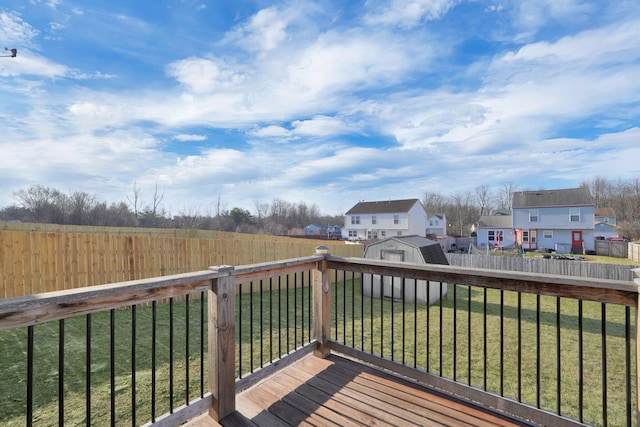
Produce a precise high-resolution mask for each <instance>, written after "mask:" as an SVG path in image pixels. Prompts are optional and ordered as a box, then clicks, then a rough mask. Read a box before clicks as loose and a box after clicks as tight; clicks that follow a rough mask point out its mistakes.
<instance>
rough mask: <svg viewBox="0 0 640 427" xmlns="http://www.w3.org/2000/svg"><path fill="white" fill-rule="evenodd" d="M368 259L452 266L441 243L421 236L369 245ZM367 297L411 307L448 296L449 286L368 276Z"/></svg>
mask: <svg viewBox="0 0 640 427" xmlns="http://www.w3.org/2000/svg"><path fill="white" fill-rule="evenodd" d="M364 258H368V259H381V260H385V261H398V262H413V263H425V264H444V265H448V264H449V262H448V261H447V257H446V255H445V253H444V251H443V250H442V247H441V246H440V244H439V243H438V242H435V241H433V240H429V239H427V238H425V237H421V236H397V237H390V238H388V239H384V240H379V241H377V242H374V243H371V244H369V245H367V247H366V248H365V250H364ZM403 283H404V287H403ZM362 290H363V294H364V295H366V296H372V297H373V298H380V297H382V298H389V299H394V300H402V299H403V297H404V301H405V302H407V303H410V304H414V303H415V304H429V305H432V304H434V303H436V302H438V301H439V300H440V299H441V298H445V297H446V296H447V284H446V283H441V282H429V283H427V281H426V280H417V283H416V280H414V279H404V282H403V280H402V278H401V277H390V276H383V277H382V280H381V277H380V276H378V275H371V274H365V275H364V276H363V281H362Z"/></svg>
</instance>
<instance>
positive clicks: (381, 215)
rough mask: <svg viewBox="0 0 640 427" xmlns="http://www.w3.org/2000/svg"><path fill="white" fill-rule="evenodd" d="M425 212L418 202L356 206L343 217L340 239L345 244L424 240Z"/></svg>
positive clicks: (413, 200) (379, 202) (400, 201)
mask: <svg viewBox="0 0 640 427" xmlns="http://www.w3.org/2000/svg"><path fill="white" fill-rule="evenodd" d="M426 230H427V212H426V211H425V210H424V207H423V206H422V203H420V200H418V199H404V200H385V201H377V202H359V203H357V204H356V205H355V206H353V207H352V208H351V209H349V210H348V211H347V212H346V213H345V216H344V227H343V228H342V237H343V238H344V239H348V240H369V239H384V238H387V237H392V236H403V235H414V234H415V235H418V236H423V237H424V236H425V235H426Z"/></svg>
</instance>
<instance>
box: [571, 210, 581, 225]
mask: <svg viewBox="0 0 640 427" xmlns="http://www.w3.org/2000/svg"><path fill="white" fill-rule="evenodd" d="M569 218H570V221H571V222H580V208H574V209H569Z"/></svg>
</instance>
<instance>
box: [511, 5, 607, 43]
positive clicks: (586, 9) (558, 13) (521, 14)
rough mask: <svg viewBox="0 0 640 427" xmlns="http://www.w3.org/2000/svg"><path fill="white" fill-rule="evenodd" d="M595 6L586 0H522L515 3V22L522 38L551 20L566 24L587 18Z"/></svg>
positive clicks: (530, 34)
mask: <svg viewBox="0 0 640 427" xmlns="http://www.w3.org/2000/svg"><path fill="white" fill-rule="evenodd" d="M593 10H594V6H593V4H592V3H591V2H589V1H584V0H521V1H519V2H516V3H515V19H514V21H515V24H516V26H517V28H518V29H519V30H520V31H521V34H520V35H519V36H518V38H520V39H525V38H529V37H531V36H532V35H533V34H535V33H536V32H537V31H538V30H539V29H540V28H541V27H543V26H545V25H549V24H550V23H551V22H561V23H563V24H565V25H567V24H569V23H573V22H576V21H581V20H583V19H585V18H586V15H587V14H589V13H591V12H593Z"/></svg>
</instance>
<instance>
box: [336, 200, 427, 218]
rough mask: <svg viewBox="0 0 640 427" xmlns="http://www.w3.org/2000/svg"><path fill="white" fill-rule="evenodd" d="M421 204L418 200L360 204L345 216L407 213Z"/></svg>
mask: <svg viewBox="0 0 640 427" xmlns="http://www.w3.org/2000/svg"><path fill="white" fill-rule="evenodd" d="M416 203H420V201H419V200H418V199H404V200H383V201H377V202H358V203H357V204H356V205H355V206H354V207H352V208H351V209H349V210H348V211H347V213H346V214H345V215H358V214H382V213H406V212H409V211H410V210H411V208H412V207H413V205H415V204H416Z"/></svg>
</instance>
